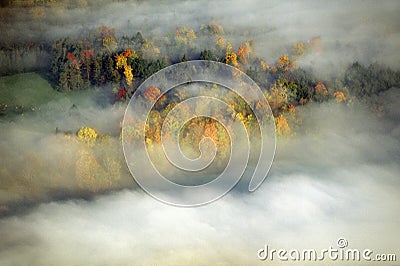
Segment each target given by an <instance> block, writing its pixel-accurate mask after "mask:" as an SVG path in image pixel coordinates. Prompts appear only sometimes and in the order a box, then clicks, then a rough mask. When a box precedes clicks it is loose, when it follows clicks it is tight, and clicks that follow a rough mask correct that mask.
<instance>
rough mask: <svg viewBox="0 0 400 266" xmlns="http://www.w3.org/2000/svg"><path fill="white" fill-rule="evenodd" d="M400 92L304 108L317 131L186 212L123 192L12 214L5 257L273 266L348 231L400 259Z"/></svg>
mask: <svg viewBox="0 0 400 266" xmlns="http://www.w3.org/2000/svg"><path fill="white" fill-rule="evenodd" d="M399 97H400V94H399V92H398V90H397V89H392V90H390V91H388V92H386V93H385V94H384V95H382V96H381V97H380V100H381V101H387V102H388V103H389V104H388V105H387V106H386V107H385V109H384V115H383V116H377V115H376V114H373V113H372V112H371V110H370V109H369V107H368V106H366V105H365V104H359V103H354V104H353V106H351V107H349V106H345V105H340V104H336V103H325V104H320V105H319V104H312V105H308V106H305V107H302V108H298V110H297V112H298V114H297V115H298V116H299V117H300V118H303V119H305V120H304V121H305V124H306V125H307V128H308V131H309V132H308V133H304V132H303V133H302V132H298V134H297V135H296V137H293V138H292V139H289V140H285V141H280V142H279V143H278V149H277V154H276V159H275V162H274V164H273V167H272V169H271V172H270V174H269V176H268V178H267V179H266V181H265V182H264V184H263V185H262V186H261V187H260V188H259V189H258V190H257V191H256V192H254V193H241V192H238V191H232V192H231V193H229V194H228V195H227V196H225V197H223V198H222V199H220V200H218V201H216V202H214V203H212V204H209V205H206V206H203V207H198V208H178V207H171V206H168V205H165V204H162V203H160V202H158V201H156V200H154V199H153V198H151V197H150V196H148V195H147V194H145V193H144V192H142V191H141V190H124V191H121V192H116V193H111V194H109V195H104V196H98V197H97V198H96V199H95V200H92V201H84V200H69V201H63V202H52V203H46V204H42V205H39V206H37V207H35V208H34V209H32V210H31V211H29V212H27V213H25V214H20V215H16V216H11V217H6V218H3V219H2V220H1V221H0V234H1V239H2V241H1V246H0V258H1V259H0V264H2V265H4V264H31V265H32V264H33V265H44V264H57V265H62V264H65V265H71V264H137V263H140V264H181V265H182V264H219V263H220V264H257V263H261V264H263V263H266V262H262V261H259V260H258V258H257V251H258V249H260V248H262V247H263V246H264V245H265V244H268V245H269V246H270V247H271V248H276V249H279V248H286V249H293V248H298V249H301V248H314V249H323V248H329V246H333V247H337V246H336V240H337V239H338V238H339V237H345V238H346V239H347V240H348V243H349V248H358V249H366V248H369V249H372V250H374V252H375V253H397V255H398V256H399V254H398V247H399V245H400V242H399V241H400V240H399V238H398V235H399V233H400V230H399V228H400V227H399V225H400V215H399V210H400V193H399V188H400V179H399V173H400V166H399V165H398V161H399V154H400V153H399V152H400V143H399V135H400V134H399V132H400V128H399V124H398V123H393V122H394V121H393V120H394V119H398V108H396V106H394V105H393V104H390V102H398V100H399ZM274 262H277V261H274ZM329 262H330V261H329V260H327V261H325V262H324V263H328V264H329ZM303 263H304V262H303ZM320 263H321V262H318V264H320Z"/></svg>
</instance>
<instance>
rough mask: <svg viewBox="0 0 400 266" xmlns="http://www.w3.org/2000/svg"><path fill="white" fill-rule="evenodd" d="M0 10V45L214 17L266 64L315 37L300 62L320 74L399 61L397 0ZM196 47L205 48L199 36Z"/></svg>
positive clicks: (160, 30) (149, 29) (161, 27)
mask: <svg viewBox="0 0 400 266" xmlns="http://www.w3.org/2000/svg"><path fill="white" fill-rule="evenodd" d="M83 2H87V3H88V4H89V5H87V4H83ZM79 3H80V4H79ZM155 6H156V7H157V8H155ZM0 10H1V12H2V14H3V15H2V17H1V20H2V22H3V23H1V24H0V25H1V26H0V29H1V32H2V34H3V36H4V38H2V43H3V45H7V43H8V44H10V43H11V44H12V43H15V42H17V43H18V42H21V41H23V42H31V41H37V42H45V41H49V42H50V43H52V42H54V41H55V40H57V39H60V38H65V37H72V38H78V37H79V36H81V35H82V34H85V33H86V32H88V30H90V29H96V28H97V27H99V26H101V25H106V26H109V27H112V28H115V29H116V31H117V35H119V36H122V35H127V36H132V35H134V34H136V32H142V33H143V34H144V35H145V36H147V37H149V38H152V37H154V38H156V39H157V38H160V37H159V36H165V35H166V34H167V33H172V34H174V31H175V28H176V27H180V26H186V27H188V28H193V29H195V30H197V29H199V28H200V27H201V25H202V24H208V23H210V21H216V22H217V23H218V24H220V25H223V27H224V29H225V30H224V32H225V35H226V39H227V40H229V41H231V42H232V43H233V44H234V46H236V44H237V43H241V42H242V41H243V39H254V41H255V43H256V52H257V54H258V55H259V56H260V57H261V58H264V59H266V60H267V62H274V61H276V60H277V58H278V57H279V56H280V55H282V54H285V53H288V51H290V50H291V49H292V46H291V45H292V44H294V43H296V42H299V41H304V42H309V41H311V40H312V39H313V38H318V40H320V41H319V44H318V45H319V49H320V51H321V52H323V53H321V54H318V53H317V54H310V55H309V56H308V57H306V58H304V59H303V60H302V61H301V62H300V65H301V66H303V67H308V68H311V69H313V70H314V71H315V72H316V73H317V74H318V75H320V76H321V77H326V76H327V75H337V74H338V73H339V74H340V72H341V69H342V68H343V67H344V66H346V65H347V64H349V63H352V62H354V61H359V62H360V63H363V64H366V65H368V64H371V63H375V62H379V63H381V64H385V65H387V66H389V67H392V68H394V69H398V67H399V66H398V62H399V61H400V57H399V53H398V52H397V51H398V48H399V47H398V45H397V44H398V43H399V42H400V35H399V26H400V24H399V20H398V19H397V16H398V12H399V4H398V2H397V1H385V2H383V3H380V4H379V5H377V4H376V2H375V1H352V2H350V3H349V2H348V1H335V2H328V3H325V2H323V3H322V2H321V3H317V2H315V1H286V2H284V3H282V2H281V1H261V0H252V1H248V2H246V4H243V1H218V2H209V1H183V2H182V1H156V0H150V1H122V2H114V1H81V2H79V1H78V2H77V4H76V7H75V8H68V7H63V6H62V5H61V6H57V5H56V6H55V7H53V8H50V7H43V12H39V15H38V14H36V13H35V12H34V10H35V9H33V11H32V10H25V9H20V8H18V7H13V8H2V9H0ZM35 16H36V17H35ZM157 36H158V37H157ZM202 49H208V47H207V42H206V43H205V44H204V47H202Z"/></svg>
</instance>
